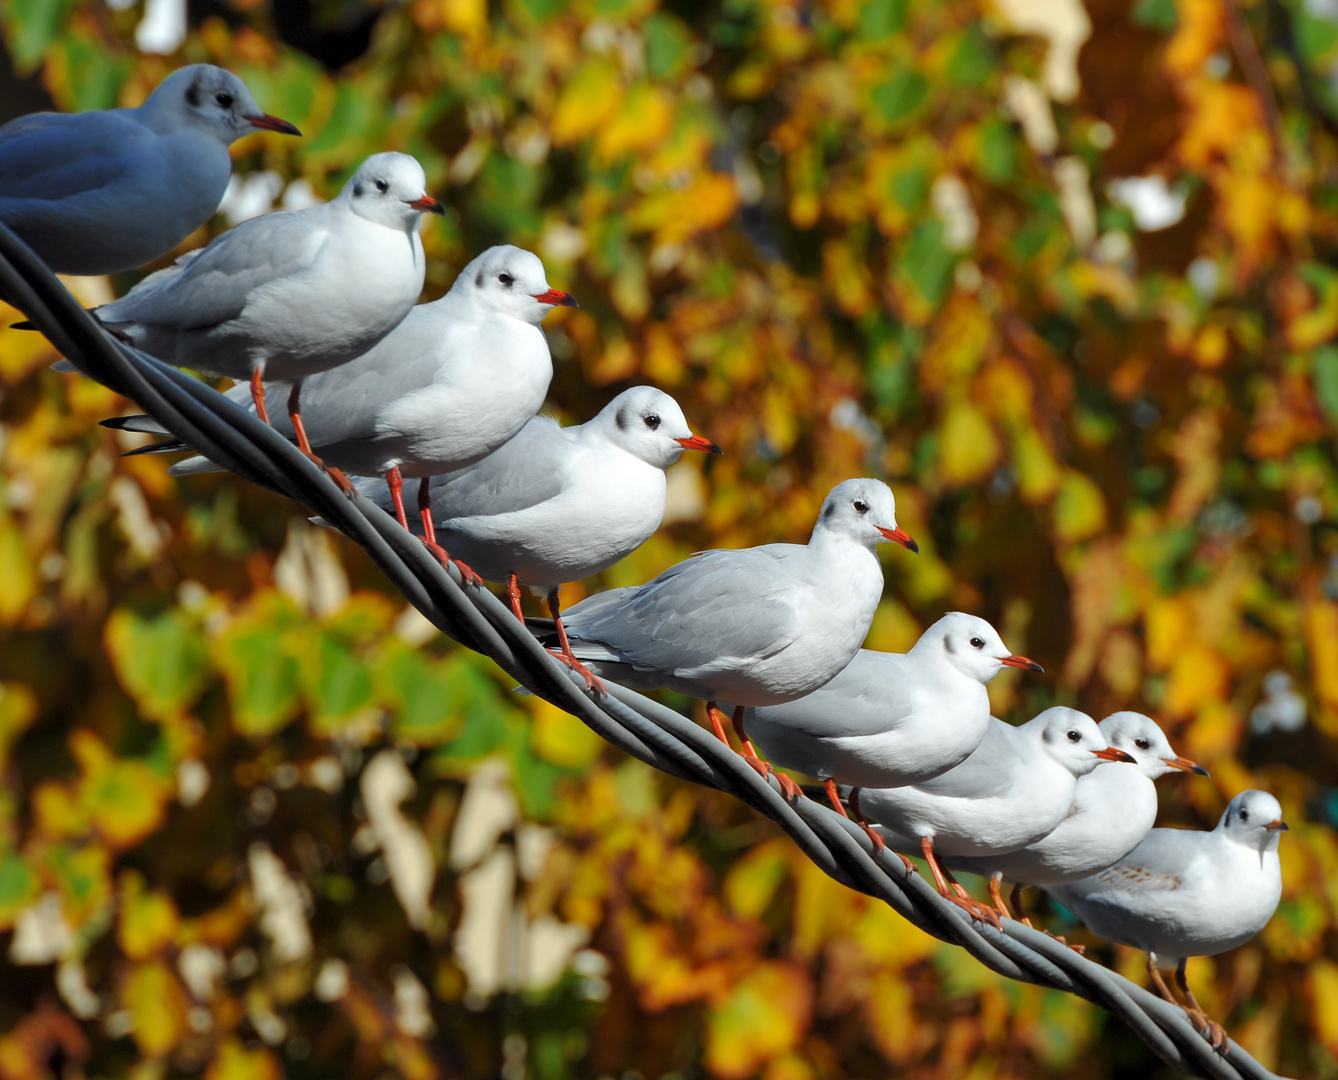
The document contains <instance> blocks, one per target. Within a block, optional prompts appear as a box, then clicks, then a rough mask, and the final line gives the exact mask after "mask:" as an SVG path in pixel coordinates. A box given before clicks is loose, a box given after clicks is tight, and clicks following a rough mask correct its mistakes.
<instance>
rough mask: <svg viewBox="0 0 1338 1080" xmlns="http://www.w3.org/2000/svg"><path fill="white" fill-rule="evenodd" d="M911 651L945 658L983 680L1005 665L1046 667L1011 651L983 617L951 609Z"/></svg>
mask: <svg viewBox="0 0 1338 1080" xmlns="http://www.w3.org/2000/svg"><path fill="white" fill-rule="evenodd" d="M911 652H913V653H915V654H916V655H917V656H918V655H924V656H930V655H936V654H939V653H941V654H942V656H943V659H944V660H946V661H947V662H948V663H949V664H951V665H952V666H953V667H955V668H956V669H957V670H958V671H960V672H961V673H962V674H963V675H966V676H968V677H970V678H972V679H975V680H976V681H977V682H979V683H981V684H984V683H987V682H989V681H990V680H991V679H993V678H994V676H996V675H998V674H999V672H1000V671H1002V670H1003V669H1004V668H1006V667H1011V668H1021V669H1023V670H1025V671H1044V670H1045V669H1044V668H1043V667H1041V665H1040V664H1038V663H1036V661H1035V660H1031V659H1028V658H1027V657H1025V656H1018V655H1016V654H1015V653H1011V652H1009V651H1008V646H1007V645H1005V644H1004V643H1003V638H1001V637H1000V636H999V632H998V631H997V630H995V629H994V627H992V626H991V625H990V624H989V623H987V622H986V621H985V620H984V619H980V618H977V617H976V616H975V615H967V614H966V613H965V612H962V611H950V612H948V614H946V615H944V616H943V618H941V619H939V621H938V622H936V623H934V625H933V626H931V627H930V628H929V629H928V630H926V631H925V632H924V633H923V634H921V635H920V640H919V641H917V642H916V643H915V647H914V648H913V649H912V650H911Z"/></svg>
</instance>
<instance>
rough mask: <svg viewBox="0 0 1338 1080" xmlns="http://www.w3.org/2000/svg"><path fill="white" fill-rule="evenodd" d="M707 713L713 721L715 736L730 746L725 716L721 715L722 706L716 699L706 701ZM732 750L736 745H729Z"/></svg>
mask: <svg viewBox="0 0 1338 1080" xmlns="http://www.w3.org/2000/svg"><path fill="white" fill-rule="evenodd" d="M706 715H707V717H708V719H710V721H711V727H712V728H714V729H715V737H716V738H717V739H719V740H720V741H721V742H722V743H724V744H725V745H726V746H729V736H728V735H726V734H725V718H724V717H723V716H721V715H720V706H719V705H717V704H716V703H715V702H714V701H708V702H707V703H706ZM729 748H730V749H731V750H733V749H734V747H732V746H730V747H729Z"/></svg>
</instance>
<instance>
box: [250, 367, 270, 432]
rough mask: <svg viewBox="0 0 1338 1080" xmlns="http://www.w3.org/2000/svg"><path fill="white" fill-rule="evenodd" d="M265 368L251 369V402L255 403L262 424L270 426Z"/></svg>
mask: <svg viewBox="0 0 1338 1080" xmlns="http://www.w3.org/2000/svg"><path fill="white" fill-rule="evenodd" d="M264 375H265V372H264V369H263V368H252V369H251V400H252V401H253V402H255V407H256V415H257V416H258V417H260V422H261V423H262V424H265V425H268V424H269V410H268V409H266V408H265V380H264Z"/></svg>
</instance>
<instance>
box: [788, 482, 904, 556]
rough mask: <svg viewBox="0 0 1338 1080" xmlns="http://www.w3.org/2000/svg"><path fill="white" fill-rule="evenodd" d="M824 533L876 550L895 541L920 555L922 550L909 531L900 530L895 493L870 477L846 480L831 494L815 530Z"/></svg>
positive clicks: (833, 489)
mask: <svg viewBox="0 0 1338 1080" xmlns="http://www.w3.org/2000/svg"><path fill="white" fill-rule="evenodd" d="M821 533H832V534H834V535H837V536H845V537H849V538H850V539H852V540H854V541H856V542H857V543H860V544H863V545H864V546H865V547H867V548H869V550H871V551H872V550H873V549H874V548H875V547H876V546H877V545H879V544H885V543H887V541H889V540H891V541H892V542H893V543H896V544H900V545H901V546H902V547H904V548H909V549H910V550H911V551H914V552H915V553H916V554H919V552H920V546H919V545H918V544H917V543H916V542H915V541H914V540H912V539H911V538H910V535H909V534H908V533H907V532H906V530H905V529H900V528H898V527H897V500H896V499H894V498H893V497H892V489H891V488H890V487H888V486H887V485H886V484H884V483H883V482H882V481H881V480H870V479H868V478H867V477H865V478H862V479H859V480H843V481H842V482H841V483H839V484H837V485H836V487H834V488H832V490H831V491H830V492H829V493H828V495H827V498H826V499H825V500H824V501H823V504H822V510H821V511H820V512H819V513H818V523H817V525H815V526H814V528H813V535H814V536H815V537H816V536H818V535H819V534H821Z"/></svg>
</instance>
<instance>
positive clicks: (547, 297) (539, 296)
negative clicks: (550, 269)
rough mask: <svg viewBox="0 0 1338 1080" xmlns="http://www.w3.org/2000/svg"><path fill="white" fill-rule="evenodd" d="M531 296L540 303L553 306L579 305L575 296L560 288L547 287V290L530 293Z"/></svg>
mask: <svg viewBox="0 0 1338 1080" xmlns="http://www.w3.org/2000/svg"><path fill="white" fill-rule="evenodd" d="M531 295H533V297H534V298H535V299H536V300H538V301H539V303H541V304H552V305H553V306H554V307H580V306H581V305H580V304H578V303H577V302H576V297H574V296H572V294H571V293H569V292H563V291H562V290H561V289H549V290H548V292H541V293H532V294H531Z"/></svg>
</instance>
